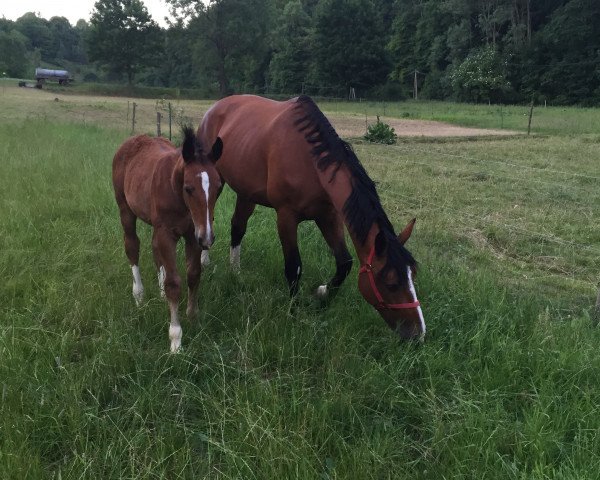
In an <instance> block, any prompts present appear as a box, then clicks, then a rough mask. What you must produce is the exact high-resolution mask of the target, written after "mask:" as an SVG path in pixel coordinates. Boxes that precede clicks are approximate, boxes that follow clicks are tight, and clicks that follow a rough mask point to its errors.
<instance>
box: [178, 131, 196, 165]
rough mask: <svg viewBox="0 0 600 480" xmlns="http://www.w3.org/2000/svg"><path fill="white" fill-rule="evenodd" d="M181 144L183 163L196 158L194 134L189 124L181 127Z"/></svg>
mask: <svg viewBox="0 0 600 480" xmlns="http://www.w3.org/2000/svg"><path fill="white" fill-rule="evenodd" d="M182 130H183V145H182V146H181V156H182V157H183V161H184V162H185V163H190V162H193V161H194V159H195V158H196V135H195V134H194V130H192V128H191V127H189V126H184V127H183V129H182Z"/></svg>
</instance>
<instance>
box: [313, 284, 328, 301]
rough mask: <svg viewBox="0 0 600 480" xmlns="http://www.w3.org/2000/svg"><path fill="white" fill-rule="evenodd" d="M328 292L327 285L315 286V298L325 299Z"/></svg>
mask: <svg viewBox="0 0 600 480" xmlns="http://www.w3.org/2000/svg"><path fill="white" fill-rule="evenodd" d="M328 293H329V292H328V289H327V285H320V286H319V288H317V291H316V292H315V295H316V296H317V298H320V299H326V298H327V296H328Z"/></svg>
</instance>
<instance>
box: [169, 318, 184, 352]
mask: <svg viewBox="0 0 600 480" xmlns="http://www.w3.org/2000/svg"><path fill="white" fill-rule="evenodd" d="M182 336H183V330H182V329H181V327H180V326H178V325H177V326H169V338H170V339H171V353H177V352H179V351H180V350H181V337H182Z"/></svg>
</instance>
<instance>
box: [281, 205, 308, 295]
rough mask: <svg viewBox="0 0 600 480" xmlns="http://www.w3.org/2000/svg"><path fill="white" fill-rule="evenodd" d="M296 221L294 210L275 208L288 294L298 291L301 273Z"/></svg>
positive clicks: (297, 220) (294, 293)
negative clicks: (288, 289)
mask: <svg viewBox="0 0 600 480" xmlns="http://www.w3.org/2000/svg"><path fill="white" fill-rule="evenodd" d="M298 223H299V219H298V216H297V215H296V213H295V212H293V211H291V210H288V209H279V210H277V231H278V233H279V240H280V241H281V247H282V248H283V258H284V261H285V278H286V279H287V282H288V286H289V288H290V295H291V296H294V295H296V293H298V287H299V282H300V276H301V275H302V260H301V258H300V250H298Z"/></svg>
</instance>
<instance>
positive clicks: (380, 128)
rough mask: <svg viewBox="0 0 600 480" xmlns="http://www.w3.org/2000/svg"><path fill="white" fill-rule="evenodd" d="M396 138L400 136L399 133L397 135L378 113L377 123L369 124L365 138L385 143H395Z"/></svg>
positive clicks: (373, 141)
mask: <svg viewBox="0 0 600 480" xmlns="http://www.w3.org/2000/svg"><path fill="white" fill-rule="evenodd" d="M396 138H398V135H396V132H394V129H393V128H392V127H390V126H389V125H388V124H387V123H383V122H382V121H380V120H379V115H377V123H375V124H372V125H369V127H368V128H367V133H366V134H365V140H367V141H369V142H372V143H383V144H385V145H393V144H394V143H396Z"/></svg>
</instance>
